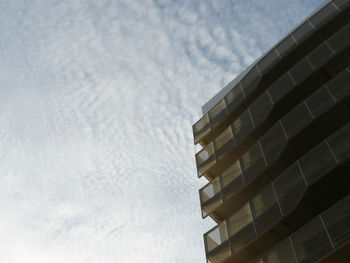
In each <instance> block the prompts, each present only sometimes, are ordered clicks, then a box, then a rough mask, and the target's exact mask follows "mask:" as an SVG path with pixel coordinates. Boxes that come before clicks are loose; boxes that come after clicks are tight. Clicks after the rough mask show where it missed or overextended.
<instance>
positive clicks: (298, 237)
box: [256, 196, 350, 263]
mask: <svg viewBox="0 0 350 263" xmlns="http://www.w3.org/2000/svg"><path fill="white" fill-rule="evenodd" d="M349 208H350V196H347V197H346V198H344V199H343V200H341V201H340V202H338V203H337V204H335V205H334V206H332V207H331V208H329V209H327V210H326V211H324V212H323V213H322V214H320V215H319V216H318V217H316V218H315V219H313V220H312V221H311V222H309V223H308V224H306V225H305V226H304V227H303V228H301V229H300V230H298V231H297V232H295V233H294V234H293V235H291V236H290V237H289V238H287V239H285V240H284V241H283V242H281V243H280V244H279V245H278V246H276V247H275V248H274V249H272V250H271V251H270V252H269V253H268V254H267V255H266V256H264V257H263V258H261V259H260V260H258V261H257V262H256V263H314V262H316V261H317V260H320V259H321V258H323V257H324V256H326V255H327V254H329V253H331V252H332V251H333V250H335V249H337V248H339V247H340V246H341V245H343V244H345V243H346V242H347V241H349V240H350V210H349Z"/></svg>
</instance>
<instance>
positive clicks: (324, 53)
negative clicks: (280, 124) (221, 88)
mask: <svg viewBox="0 0 350 263" xmlns="http://www.w3.org/2000/svg"><path fill="white" fill-rule="evenodd" d="M349 35H350V24H348V25H347V26H345V27H344V28H342V29H340V30H339V31H338V32H336V33H335V34H333V35H332V36H331V37H330V38H328V39H327V41H325V42H323V43H321V44H320V45H319V46H318V47H317V48H315V49H314V50H313V51H312V52H310V53H309V54H308V56H306V57H304V58H303V59H302V60H301V61H299V62H298V63H297V64H295V65H294V66H293V67H292V68H291V69H290V70H289V71H287V72H286V73H285V74H283V75H282V76H281V77H280V78H279V79H278V80H277V81H275V82H274V83H273V84H272V85H271V86H270V87H269V88H268V89H267V90H265V91H264V92H263V93H262V94H261V95H260V96H259V97H258V98H257V99H256V100H255V101H254V102H253V103H252V104H251V105H250V107H248V108H247V109H246V110H244V111H243V112H242V113H241V114H240V115H239V116H238V117H237V118H236V119H235V120H234V121H233V122H232V123H231V124H230V125H229V126H228V127H227V128H226V129H225V130H224V131H223V132H222V133H221V134H219V135H218V136H217V137H216V138H214V139H213V141H212V142H211V143H209V144H208V145H207V146H206V147H204V148H203V149H202V150H201V151H199V152H198V153H197V154H196V164H197V171H198V177H201V176H202V175H205V176H206V178H208V180H210V181H211V180H213V179H214V178H215V177H216V176H218V175H219V174H220V173H222V172H223V171H224V170H225V169H226V168H227V167H228V166H229V165H230V164H231V163H232V160H234V159H236V158H237V157H238V156H239V155H241V154H242V153H243V152H244V151H245V150H246V149H247V148H248V147H249V146H251V145H252V143H254V142H255V141H256V140H257V138H259V137H260V136H261V135H262V134H264V133H265V132H266V131H267V130H268V129H269V128H271V126H272V125H273V124H274V123H275V122H276V121H278V120H279V119H280V118H281V117H282V116H283V115H285V114H286V113H287V112H289V111H290V110H291V109H292V108H293V107H294V106H295V105H296V104H297V103H299V102H300V101H301V100H303V98H305V97H306V96H309V95H310V94H311V93H312V92H314V91H315V90H316V89H317V88H319V87H320V86H322V85H323V84H325V83H326V82H327V81H329V78H332V77H334V76H336V75H337V74H338V73H339V72H340V71H341V70H343V69H344V67H347V66H350V62H349V61H350V50H349V46H350V39H349V37H348V36H349ZM340 39H342V41H341V42H340V41H339V40H340ZM336 43H339V45H337V44H336ZM282 87H283V88H282ZM218 105H219V104H218ZM220 105H221V106H222V107H223V105H224V104H220ZM262 109H264V110H262ZM220 114H221V113H220ZM220 114H219V115H220ZM219 115H218V116H219ZM206 120H209V118H206ZM206 125H207V124H206Z"/></svg>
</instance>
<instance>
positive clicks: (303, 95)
mask: <svg viewBox="0 0 350 263" xmlns="http://www.w3.org/2000/svg"><path fill="white" fill-rule="evenodd" d="M202 110H203V116H202V117H201V119H200V120H199V121H197V122H196V123H195V124H194V125H193V133H194V141H195V144H197V143H199V144H200V145H202V147H203V149H202V150H200V151H199V152H198V153H197V154H196V156H195V158H196V164H197V170H198V176H199V177H201V176H204V177H205V178H207V179H208V181H209V182H208V184H206V185H205V186H204V187H202V188H201V189H200V190H199V194H200V203H201V209H202V216H203V218H205V217H207V216H209V217H211V218H212V219H213V220H215V221H216V223H217V226H216V227H214V228H213V229H211V230H209V231H208V232H207V233H205V234H204V243H205V253H206V257H207V261H208V262H211V263H224V262H225V263H226V262H233V263H238V262H253V263H255V262H259V263H262V262H264V263H298V262H299V263H301V262H302V263H306V262H310V263H311V262H327V263H328V262H337V263H342V262H344V263H345V262H350V173H349V171H350V0H333V1H327V2H326V3H324V4H323V5H322V6H321V7H320V8H319V9H317V10H316V11H315V12H314V13H312V14H311V15H310V16H309V17H308V18H307V19H305V20H304V21H303V22H302V23H301V24H299V25H298V26H297V27H296V28H295V29H294V30H293V31H292V32H290V33H289V34H287V36H286V37H284V38H283V39H282V40H281V41H280V42H279V43H278V44H277V45H275V46H274V47H273V48H271V49H270V50H269V51H268V52H266V54H265V55H263V56H262V57H261V58H260V59H258V60H257V61H256V62H255V63H253V64H252V65H251V66H250V67H249V68H248V69H246V70H245V71H244V72H243V73H242V74H241V75H239V76H238V77H237V78H236V79H235V80H233V81H232V82H231V83H229V84H228V85H227V86H226V87H225V88H224V89H223V90H222V91H221V92H219V93H218V94H217V95H216V96H215V97H214V98H213V99H211V100H210V101H209V102H208V103H207V104H206V105H204V106H203V108H202Z"/></svg>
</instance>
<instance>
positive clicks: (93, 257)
mask: <svg viewBox="0 0 350 263" xmlns="http://www.w3.org/2000/svg"><path fill="white" fill-rule="evenodd" d="M322 2H323V1H322V0H232V1H224V0H217V1H214V0H207V1H206V0H203V1H186V0H180V1H172V0H158V1H150V0H139V1H138V0H129V1H119V0H116V1H110V0H70V1H69V0H55V1H49V0H42V1H34V0H33V1H32V0H23V1H22V0H0V158H1V161H0V212H1V213H0V262H2V263H12V262H14V263H27V262H33V263H51V262H53V263H56V262H65V263H66V262H73V263H83V262H84V263H90V262H91V263H95V262H101V263H109V262H111V263H112V262H113V263H116V262H117V263H129V262H130V263H138V262H143V263H144V262H152V263H160V262H162V263H164V262H165V263H168V262H171V263H175V262H176V263H193V262H205V253H204V246H203V237H202V235H203V233H204V232H206V231H208V230H209V229H210V228H211V227H213V226H214V223H213V221H211V219H209V218H207V219H205V220H202V218H201V213H200V205H199V197H198V196H199V195H198V189H199V188H200V187H201V186H203V185H204V184H205V183H206V181H205V180H204V179H202V180H199V179H198V178H197V175H196V171H195V162H194V154H195V151H198V150H199V148H198V147H197V148H195V147H194V146H193V137H192V128H191V127H192V124H193V123H194V122H195V121H197V120H198V119H199V117H200V112H201V106H202V105H203V104H204V103H205V102H207V101H208V100H209V99H210V98H211V97H212V96H213V95H214V94H215V93H216V92H218V91H219V90H220V89H221V88H223V87H224V86H225V84H227V83H228V82H229V81H231V80H232V79H233V78H234V77H235V76H236V75H238V74H239V73H240V72H241V71H242V70H244V69H245V68H246V67H247V66H248V65H249V64H250V63H252V62H253V61H254V60H255V59H257V58H258V57H259V56H260V55H261V54H262V53H263V52H264V51H266V50H267V49H268V48H269V47H271V46H272V45H273V44H275V43H276V42H277V41H278V40H279V39H280V38H281V37H283V35H285V34H286V33H287V32H288V31H289V30H290V29H292V28H293V26H295V25H296V24H297V23H298V22H300V21H301V20H302V19H303V18H304V17H306V16H307V15H308V14H309V13H310V12H312V10H314V9H315V8H316V7H317V6H319V5H320V4H321V3H322Z"/></svg>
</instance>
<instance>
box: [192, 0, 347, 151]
mask: <svg viewBox="0 0 350 263" xmlns="http://www.w3.org/2000/svg"><path fill="white" fill-rule="evenodd" d="M348 7H349V6H348V5H346V4H343V3H341V2H339V1H333V2H331V3H329V4H327V5H325V6H324V7H323V8H322V9H321V10H320V11H319V12H317V13H315V14H314V15H313V16H311V17H310V18H309V19H308V20H306V21H305V22H304V23H303V24H301V25H300V26H298V27H297V28H296V29H295V30H294V31H293V32H292V33H290V34H289V35H288V36H286V37H285V38H284V39H283V40H282V41H280V43H279V44H277V45H276V47H275V48H273V49H272V50H270V51H269V52H268V53H267V54H265V55H264V56H263V57H262V58H261V59H260V60H259V61H258V62H257V63H256V65H255V66H254V67H252V69H251V70H250V71H248V73H247V74H246V75H245V76H244V77H243V79H242V80H241V81H240V82H239V83H238V84H237V85H235V86H234V87H233V88H232V89H231V91H230V92H229V93H228V94H227V95H226V96H225V97H224V98H223V99H222V100H220V101H219V102H218V103H217V104H216V105H215V106H214V107H213V108H212V109H210V110H209V112H208V113H206V114H204V116H203V117H202V118H201V119H200V120H199V121H197V122H196V123H195V124H194V125H193V134H194V141H195V143H196V144H197V143H198V142H201V143H202V145H206V144H207V143H208V142H210V141H211V139H209V140H208V137H210V136H209V135H210V134H212V133H213V132H214V131H215V130H216V129H217V127H218V126H220V125H221V123H222V122H224V121H225V120H227V117H228V116H230V115H232V114H234V112H237V111H238V112H239V111H240V110H244V107H245V106H246V105H243V104H244V102H246V100H247V98H248V97H249V96H250V95H251V94H252V93H253V92H255V91H256V89H257V87H258V85H259V83H260V81H261V79H262V78H265V75H266V74H267V73H268V72H269V71H270V70H271V69H272V68H276V67H275V66H276V65H277V64H278V63H280V62H281V61H284V59H285V58H286V57H287V56H288V55H291V54H292V52H293V51H296V50H297V49H304V48H302V45H301V44H304V45H306V46H309V45H311V46H312V45H313V44H314V43H319V42H320V41H322V39H325V38H326V37H327V36H328V34H330V33H332V30H334V28H335V29H336V28H339V26H340V25H339V22H338V23H335V24H336V26H334V27H333V29H332V30H330V27H329V25H330V23H331V22H330V21H331V20H334V19H336V18H337V16H340V15H339V12H340V11H339V10H341V12H342V14H343V15H344V16H345V18H343V19H342V22H341V23H346V21H348V18H347V15H346V14H345V10H346V9H347V8H348ZM327 23H328V27H326V26H325V25H326V24H327ZM317 32H318V33H322V34H318V35H317V34H316V33H317ZM313 36H315V37H314V38H315V39H312V40H311V41H310V38H312V37H313ZM323 37H324V38H323ZM309 42H310V43H312V44H310V43H309ZM334 50H336V49H334ZM304 51H306V49H304ZM299 53H300V51H299ZM292 57H293V56H292ZM292 61H294V60H293V59H292ZM277 70H278V69H277ZM282 73H283V72H282ZM258 95H259V94H256V96H258ZM245 104H247V105H248V104H249V103H247V102H246V103H245Z"/></svg>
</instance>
